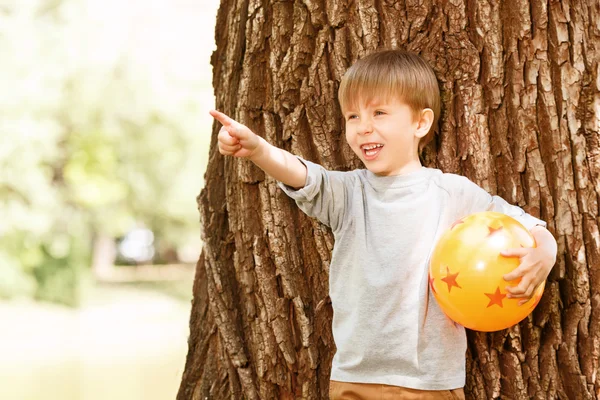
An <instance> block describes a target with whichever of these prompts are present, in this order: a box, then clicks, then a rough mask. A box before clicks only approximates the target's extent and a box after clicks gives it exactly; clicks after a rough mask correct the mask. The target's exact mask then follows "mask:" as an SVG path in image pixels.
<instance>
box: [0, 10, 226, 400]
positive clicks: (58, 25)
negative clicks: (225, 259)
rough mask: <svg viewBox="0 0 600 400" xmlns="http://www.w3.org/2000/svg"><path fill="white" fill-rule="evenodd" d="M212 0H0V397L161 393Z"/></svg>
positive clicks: (177, 304) (179, 331) (167, 395)
mask: <svg viewBox="0 0 600 400" xmlns="http://www.w3.org/2000/svg"><path fill="white" fill-rule="evenodd" d="M217 8H218V0H126V1H124V0H0V399H3V400H4V399H6V400H41V399H45V400H47V399H51V400H53V399H57V400H59V399H60V400H84V399H85V400H96V399H98V400H100V399H102V400H106V399H111V400H125V399H127V400H137V399H140V400H141V399H144V400H154V399H156V400H158V399H160V400H165V399H174V398H175V396H176V393H177V389H178V385H179V382H180V378H181V374H182V372H183V368H184V364H185V356H186V353H187V338H188V334H189V329H188V320H189V311H190V306H191V304H190V301H191V297H192V280H193V267H194V263H195V261H196V259H197V257H198V255H199V253H200V248H201V242H200V227H199V221H198V212H197V208H196V202H195V198H196V196H197V195H198V193H199V192H200V189H201V188H202V186H203V176H204V170H205V164H206V161H207V158H208V145H209V141H210V132H211V124H212V121H211V119H210V116H209V115H208V110H209V109H210V108H211V107H213V103H214V99H213V91H212V83H211V81H212V76H211V73H212V69H211V66H210V55H211V53H212V51H213V50H214V47H215V45H214V31H215V17H216V12H217Z"/></svg>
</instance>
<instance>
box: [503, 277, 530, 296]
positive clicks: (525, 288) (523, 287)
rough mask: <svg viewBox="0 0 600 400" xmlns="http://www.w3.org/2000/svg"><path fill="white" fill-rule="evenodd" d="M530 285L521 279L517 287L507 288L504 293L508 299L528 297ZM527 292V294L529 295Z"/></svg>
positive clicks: (524, 279)
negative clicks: (506, 293)
mask: <svg viewBox="0 0 600 400" xmlns="http://www.w3.org/2000/svg"><path fill="white" fill-rule="evenodd" d="M530 284H531V280H529V279H527V278H523V279H521V282H519V284H518V285H517V286H507V287H506V291H507V292H508V294H509V296H508V297H511V298H515V297H529V296H530V295H531V292H532V290H530V289H529V286H530ZM527 292H529V294H528V293H527Z"/></svg>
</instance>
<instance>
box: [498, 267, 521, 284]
mask: <svg viewBox="0 0 600 400" xmlns="http://www.w3.org/2000/svg"><path fill="white" fill-rule="evenodd" d="M523 275H525V271H524V268H521V267H520V266H519V267H517V268H515V269H513V270H512V271H510V272H509V273H508V274H506V275H504V276H503V277H502V278H504V280H505V281H514V280H515V279H518V278H522V277H523Z"/></svg>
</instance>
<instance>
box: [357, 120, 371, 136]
mask: <svg viewBox="0 0 600 400" xmlns="http://www.w3.org/2000/svg"><path fill="white" fill-rule="evenodd" d="M358 133H360V134H362V135H369V134H371V133H373V121H371V118H361V120H360V125H359V126H358Z"/></svg>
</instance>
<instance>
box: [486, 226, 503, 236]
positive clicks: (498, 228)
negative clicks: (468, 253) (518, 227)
mask: <svg viewBox="0 0 600 400" xmlns="http://www.w3.org/2000/svg"><path fill="white" fill-rule="evenodd" d="M502 228H503V227H502V226H499V227H497V228H494V227H491V226H488V230H489V233H488V237H490V236H492V235H493V234H494V233H496V232H499V231H501V230H502Z"/></svg>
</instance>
